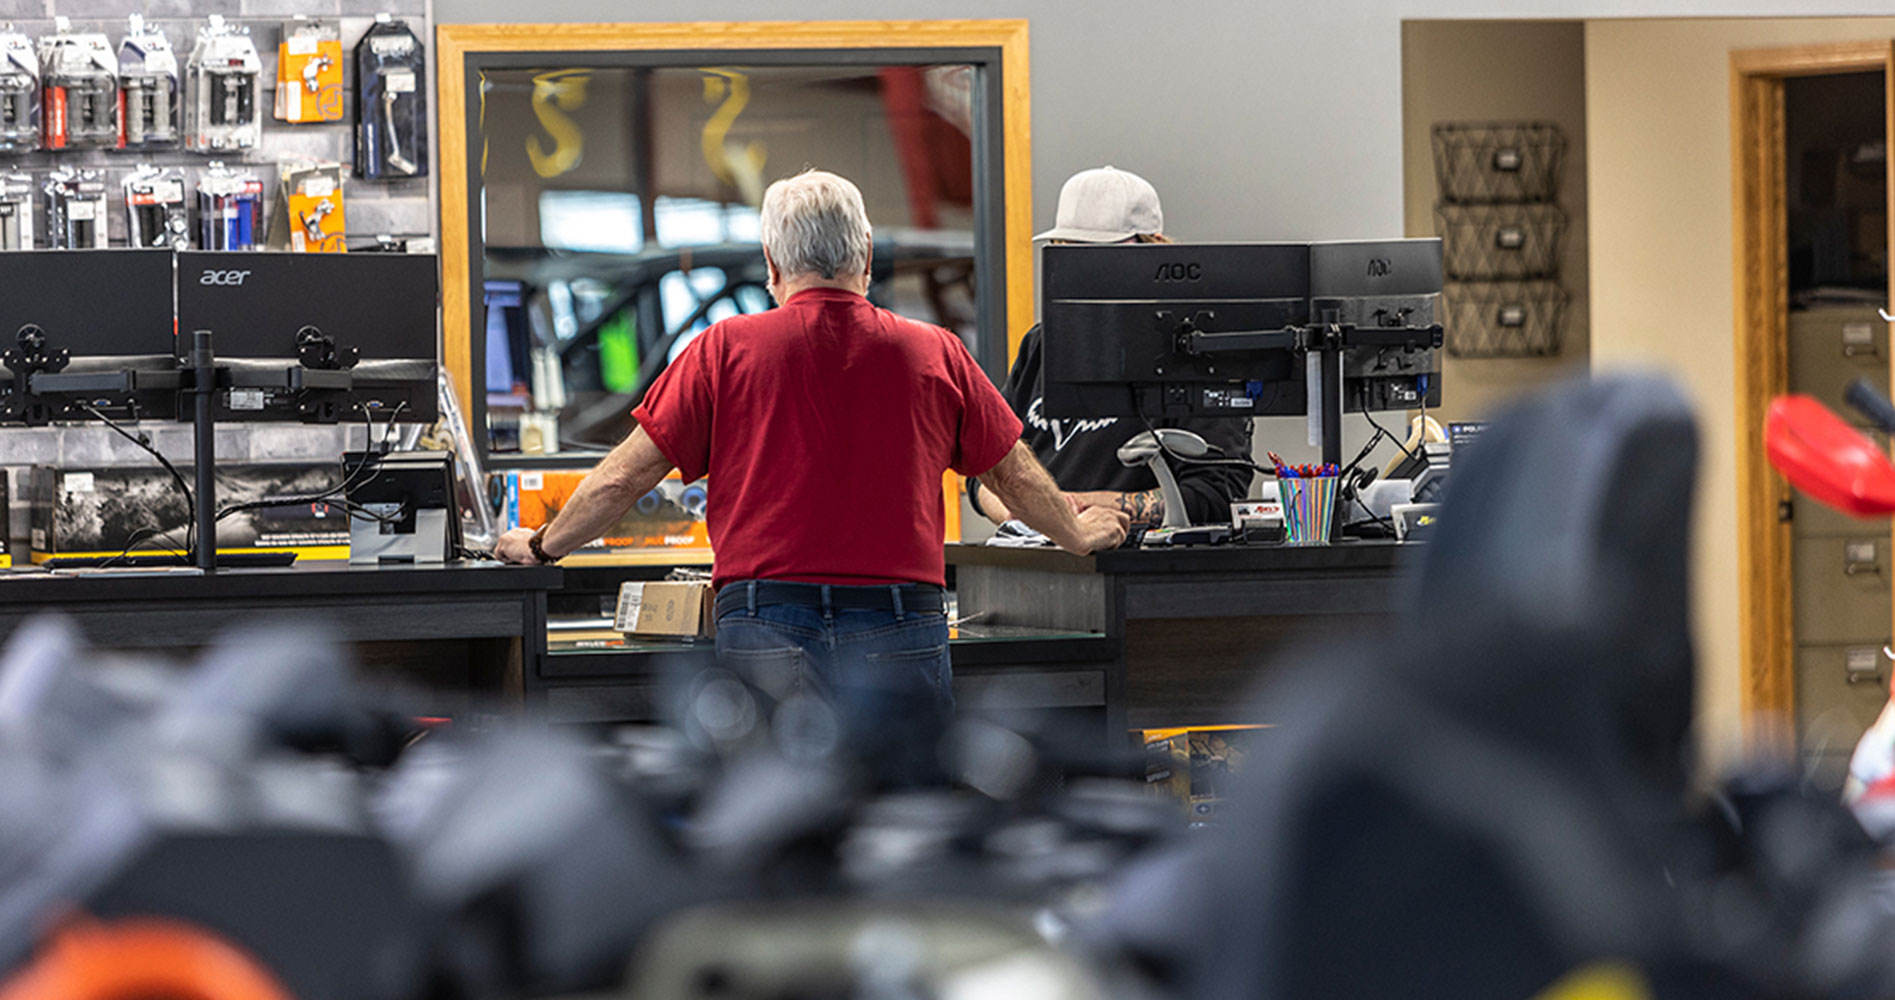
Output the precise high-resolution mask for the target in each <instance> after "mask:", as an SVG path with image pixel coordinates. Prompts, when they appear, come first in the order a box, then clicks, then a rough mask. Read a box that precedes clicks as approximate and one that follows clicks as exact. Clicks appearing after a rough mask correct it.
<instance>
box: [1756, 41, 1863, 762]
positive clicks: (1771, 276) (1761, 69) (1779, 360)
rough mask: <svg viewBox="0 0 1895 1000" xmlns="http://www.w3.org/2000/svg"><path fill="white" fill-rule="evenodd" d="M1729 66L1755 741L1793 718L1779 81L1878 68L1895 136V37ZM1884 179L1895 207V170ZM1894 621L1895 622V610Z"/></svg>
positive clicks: (1795, 49) (1793, 49)
mask: <svg viewBox="0 0 1895 1000" xmlns="http://www.w3.org/2000/svg"><path fill="white" fill-rule="evenodd" d="M1730 64H1731V84H1730V86H1731V157H1732V162H1731V195H1732V213H1733V221H1734V225H1733V226H1732V232H1733V239H1734V241H1735V244H1736V246H1735V248H1734V249H1735V254H1734V256H1733V260H1734V264H1735V273H1734V281H1733V283H1732V284H1733V291H1734V294H1735V297H1736V298H1735V305H1736V309H1735V313H1736V321H1737V322H1736V335H1735V346H1736V383H1737V384H1736V393H1735V396H1736V406H1737V505H1738V515H1737V516H1738V539H1737V542H1738V567H1739V574H1740V583H1739V588H1740V596H1739V610H1740V615H1741V626H1740V627H1741V629H1742V655H1743V665H1744V683H1743V712H1744V719H1745V726H1746V729H1747V733H1748V735H1749V736H1750V737H1751V738H1753V739H1755V738H1759V737H1762V736H1764V735H1766V734H1768V733H1769V732H1770V730H1767V729H1762V728H1759V727H1760V726H1763V725H1767V724H1768V721H1769V720H1771V719H1790V718H1793V715H1792V713H1793V712H1794V710H1795V707H1796V674H1795V648H1794V642H1795V636H1794V633H1793V630H1792V621H1793V620H1792V611H1793V607H1792V596H1793V588H1792V583H1791V572H1790V569H1791V567H1790V526H1789V524H1788V523H1787V522H1786V521H1784V520H1783V518H1782V516H1781V513H1780V512H1781V510H1782V507H1783V505H1784V504H1786V503H1788V502H1789V500H1790V487H1789V484H1788V483H1787V482H1785V481H1784V479H1783V478H1782V477H1781V476H1779V475H1777V474H1776V473H1775V472H1773V471H1772V470H1771V468H1770V463H1769V461H1768V460H1767V459H1766V458H1765V456H1764V445H1763V422H1764V415H1765V413H1766V411H1767V409H1768V408H1769V405H1770V400H1771V399H1773V398H1774V397H1776V396H1778V395H1780V394H1782V393H1783V392H1785V391H1787V390H1788V387H1789V313H1788V303H1787V302H1786V301H1785V297H1786V295H1787V292H1788V288H1789V267H1788V261H1787V260H1786V256H1787V246H1786V244H1787V239H1788V237H1787V232H1786V227H1787V222H1786V212H1785V205H1784V202H1785V191H1784V187H1785V175H1786V171H1785V165H1784V156H1785V152H1784V120H1783V115H1784V110H1783V81H1784V80H1786V79H1788V78H1790V77H1797V76H1824V75H1829V74H1835V73H1861V72H1876V71H1880V72H1882V73H1883V74H1884V76H1883V79H1884V85H1883V94H1884V108H1883V115H1884V126H1883V127H1884V129H1885V130H1886V131H1887V133H1888V134H1889V135H1890V136H1895V41H1878V40H1870V41H1861V42H1843V43H1838V44H1829V45H1799V46H1790V47H1782V48H1770V49H1743V50H1736V51H1733V52H1732V53H1731V57H1730ZM1889 176H1890V179H1889V203H1890V204H1891V205H1895V172H1891V174H1890V175H1889ZM1890 245H1895V218H1892V219H1891V224H1890ZM1890 305H1891V307H1892V308H1895V298H1891V302H1890ZM1891 364H1892V366H1895V360H1892V362H1891ZM1890 614H1891V619H1895V607H1891V608H1890Z"/></svg>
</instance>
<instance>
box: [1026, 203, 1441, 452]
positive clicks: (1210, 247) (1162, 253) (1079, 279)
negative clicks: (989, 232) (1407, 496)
mask: <svg viewBox="0 0 1895 1000" xmlns="http://www.w3.org/2000/svg"><path fill="white" fill-rule="evenodd" d="M1041 267H1042V270H1041V275H1042V277H1041V283H1040V295H1041V300H1040V317H1041V336H1042V343H1043V348H1042V349H1043V351H1044V357H1045V361H1044V369H1043V371H1044V387H1043V388H1044V395H1043V400H1044V401H1043V403H1042V406H1043V407H1044V409H1045V414H1046V416H1048V417H1063V418H1088V417H1142V418H1144V419H1157V418H1159V417H1183V416H1229V417H1241V416H1258V417H1261V416H1293V415H1301V414H1304V413H1306V412H1307V411H1308V409H1309V391H1308V390H1309V370H1310V367H1311V364H1310V359H1311V358H1312V357H1315V356H1316V355H1318V354H1319V353H1320V349H1321V348H1320V345H1321V344H1322V343H1323V341H1324V338H1323V336H1322V331H1323V330H1324V329H1325V328H1330V327H1340V326H1343V325H1349V326H1353V327H1355V328H1357V329H1358V330H1360V331H1362V333H1361V334H1360V335H1359V336H1358V337H1356V338H1354V340H1356V341H1361V343H1356V342H1353V341H1352V338H1351V337H1350V336H1349V335H1347V334H1344V335H1342V338H1341V342H1342V343H1343V344H1344V345H1345V346H1344V347H1343V349H1342V351H1341V354H1342V359H1341V361H1342V363H1341V373H1342V376H1341V377H1342V392H1341V402H1342V407H1343V409H1345V410H1349V411H1357V412H1359V411H1363V410H1398V409H1407V408H1410V407H1414V406H1418V405H1421V404H1422V402H1423V401H1426V403H1427V405H1438V404H1439V402H1440V399H1441V379H1440V373H1439V362H1438V360H1437V358H1436V356H1435V354H1436V352H1435V351H1434V349H1433V348H1432V347H1431V346H1425V344H1423V343H1389V341H1402V340H1404V339H1409V340H1413V339H1414V338H1404V337H1403V336H1401V335H1398V334H1397V332H1398V331H1403V330H1415V331H1418V332H1419V331H1424V330H1426V329H1427V328H1429V327H1432V326H1433V325H1434V322H1435V313H1436V311H1437V310H1436V300H1437V299H1438V298H1439V293H1440V290H1441V277H1442V270H1441V244H1440V241H1439V240H1432V239H1427V240H1384V241H1373V242H1324V243H1204V244H1180V243H1174V244H1162V243H1161V244H1148V243H1131V244H1125V243H1118V244H1109V245H1104V246H1096V245H1094V246H1062V245H1055V246H1049V247H1046V248H1045V251H1044V256H1043V258H1042V264H1041ZM1371 328H1373V330H1371ZM1371 341H1373V342H1375V343H1369V342H1371Z"/></svg>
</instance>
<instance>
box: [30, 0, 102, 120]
mask: <svg viewBox="0 0 1895 1000" xmlns="http://www.w3.org/2000/svg"><path fill="white" fill-rule="evenodd" d="M53 24H54V26H55V28H54V32H53V34H50V35H47V36H46V37H44V38H42V39H40V42H39V82H40V148H42V149H110V148H113V147H116V146H117V145H118V57H117V56H115V55H113V54H112V43H111V42H109V41H107V40H106V38H105V36H104V35H99V34H86V33H80V32H74V31H73V30H72V22H71V21H70V20H68V19H67V18H64V17H59V18H54V19H53Z"/></svg>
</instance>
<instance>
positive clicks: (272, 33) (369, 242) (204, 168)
mask: <svg viewBox="0 0 1895 1000" xmlns="http://www.w3.org/2000/svg"><path fill="white" fill-rule="evenodd" d="M378 12H385V13H388V14H390V15H392V16H393V17H394V18H395V19H398V20H400V21H404V22H406V23H407V25H408V27H409V28H410V29H411V30H412V31H413V32H414V34H415V36H416V37H417V38H419V39H421V41H422V42H423V44H424V46H425V45H427V44H428V43H429V42H430V40H431V37H432V34H433V31H432V27H431V24H430V21H431V19H430V17H429V9H428V4H427V3H426V0H313V2H303V0H0V20H6V21H10V22H11V24H12V27H13V29H14V30H15V31H17V32H20V33H23V34H25V35H27V36H30V37H31V38H33V39H35V40H36V41H37V40H38V39H40V38H42V37H45V36H49V35H52V34H54V32H55V28H56V21H55V18H57V17H61V16H64V17H67V18H68V19H69V21H70V29H71V30H72V31H73V32H74V33H97V34H103V35H105V36H106V38H107V39H109V41H110V44H111V47H112V50H113V52H114V53H116V52H117V50H118V48H119V45H120V42H121V41H122V40H123V39H124V38H125V37H126V35H127V32H128V30H129V28H130V24H129V20H128V19H129V17H130V16H131V15H134V14H137V15H141V16H142V17H143V20H144V22H145V25H146V26H147V28H148V29H155V30H157V31H161V32H162V33H163V34H164V36H165V37H166V38H167V39H168V40H169V42H170V45H171V47H172V49H173V50H175V52H176V55H177V59H178V62H179V64H180V69H182V65H183V63H184V62H185V61H186V59H187V57H188V56H189V54H190V52H191V50H192V47H193V45H194V43H195V42H196V39H197V38H198V35H199V33H200V32H202V31H205V30H206V27H207V23H208V18H209V16H210V15H213V14H215V15H218V16H220V17H222V18H223V19H225V21H226V22H227V23H228V24H229V25H231V26H232V27H233V28H236V29H238V30H241V31H243V32H246V33H247V34H248V37H249V38H250V39H251V41H252V42H253V43H254V44H255V47H256V51H257V56H258V71H259V72H258V93H257V95H256V99H255V108H254V113H255V115H256V117H257V118H258V120H259V121H260V123H261V129H260V132H259V134H258V135H257V137H256V141H255V144H254V146H251V147H250V148H242V149H239V148H229V149H223V150H216V151H212V152H191V151H187V150H185V149H183V148H181V147H178V146H172V147H167V148H158V149H137V150H134V149H97V148H68V149H60V150H32V151H13V152H0V181H5V180H7V179H9V178H11V179H12V182H13V183H14V184H18V183H19V178H21V177H24V178H26V179H27V180H28V181H29V182H30V186H31V189H32V193H33V199H34V218H35V223H36V226H35V228H36V230H37V232H36V234H35V235H36V236H39V237H40V238H39V239H37V240H36V241H35V243H36V245H37V246H42V247H43V246H45V245H47V244H46V240H45V238H44V237H45V235H46V234H47V231H48V219H49V211H48V210H49V208H50V207H51V206H50V205H49V203H48V198H47V194H46V190H45V188H46V184H47V182H48V180H49V179H50V178H52V176H53V175H54V173H55V171H61V170H65V171H72V170H74V169H78V170H91V171H99V172H100V173H101V174H102V177H101V179H102V180H103V182H104V186H105V191H106V199H105V218H104V220H103V221H104V223H105V229H104V233H103V236H104V239H105V241H106V245H109V246H114V247H122V246H128V245H130V237H131V222H130V218H131V210H130V209H129V208H128V206H127V204H126V192H125V188H124V186H123V182H124V181H125V179H126V178H127V177H128V176H130V175H132V174H133V173H134V172H135V171H137V170H138V169H139V167H140V166H141V165H150V166H152V167H155V168H158V170H159V171H161V172H162V171H166V170H169V169H171V168H175V169H176V170H178V171H181V172H182V180H183V184H184V188H185V195H186V201H187V202H188V203H189V212H190V214H191V219H190V220H189V223H188V225H189V230H190V233H191V235H192V243H193V244H194V245H202V241H201V232H202V227H203V224H204V220H201V219H200V218H198V215H199V212H198V198H197V188H198V184H199V181H200V180H201V179H202V178H204V177H205V176H206V175H207V174H208V173H210V172H211V164H212V162H213V161H215V162H221V163H223V164H225V165H226V166H227V167H229V168H231V169H232V170H235V171H238V172H244V171H249V172H252V173H254V174H255V175H256V178H257V179H258V180H259V181H260V182H261V185H262V192H261V197H262V206H261V209H260V210H259V211H258V213H257V218H256V225H257V226H258V227H259V231H258V232H257V234H256V235H257V236H258V238H259V241H261V238H262V237H263V236H264V232H263V230H267V228H268V226H269V224H270V217H271V216H272V215H273V214H275V213H277V212H278V211H280V210H281V209H282V207H283V206H282V203H281V202H280V201H279V199H280V197H281V195H282V193H281V192H279V190H278V187H279V176H278V167H279V164H281V163H283V162H285V161H291V160H301V161H316V162H326V163H336V164H340V165H341V166H342V170H341V175H342V179H343V185H342V196H343V202H344V204H345V205H346V228H345V230H344V231H343V232H342V234H341V235H342V237H343V239H344V241H345V242H346V244H347V246H349V247H350V248H352V249H363V248H366V247H371V246H374V245H375V244H376V243H377V237H379V236H389V237H394V238H396V239H398V240H407V239H413V238H416V237H432V236H433V235H434V234H435V220H434V211H433V207H432V204H433V202H432V196H431V191H432V186H433V184H434V183H435V182H434V179H433V174H434V170H433V169H432V163H431V157H430V162H429V163H428V164H427V165H426V166H425V167H424V170H425V175H424V176H419V177H388V176H384V177H382V178H379V179H375V180H365V179H362V178H360V177H358V176H356V175H355V173H354V172H353V170H352V169H351V168H352V166H353V160H354V153H355V141H354V128H355V124H356V123H355V120H354V119H355V110H354V109H355V106H356V102H355V101H354V95H353V93H352V91H353V88H354V87H355V86H356V72H355V65H354V49H355V46H356V43H357V42H359V41H360V40H361V39H362V37H363V36H364V35H365V34H367V33H368V32H369V30H370V28H371V27H372V26H373V25H374V24H375V15H376V14H377V13H378ZM298 14H302V15H306V16H307V17H309V18H313V19H322V20H326V21H329V22H333V23H334V24H336V25H337V27H338V29H339V30H338V40H339V42H340V54H341V60H340V62H341V65H340V66H322V67H321V77H322V79H323V80H324V81H325V82H326V81H327V80H329V79H332V78H338V77H339V79H340V80H341V81H342V88H341V91H340V93H339V94H338V95H337V96H338V97H339V98H340V100H339V106H340V111H341V113H340V114H339V116H337V120H334V121H321V120H317V121H303V122H297V123H293V124H292V123H290V122H285V121H280V120H278V118H277V115H276V114H275V113H273V112H275V111H276V110H277V109H278V108H279V106H280V104H279V99H278V98H279V95H278V94H277V82H276V77H277V68H278V67H277V64H278V58H279V43H281V42H282V41H283V36H284V30H285V27H286V25H287V24H289V23H291V22H292V19H293V18H294V16H295V15H298ZM328 51H329V50H327V49H325V54H326V53H327V52H328ZM426 58H428V59H432V58H433V53H432V51H431V50H430V51H428V52H427V53H426ZM331 61H332V62H333V60H331ZM180 76H181V77H182V76H183V74H182V73H181V74H180ZM310 76H311V80H312V81H313V80H315V78H316V76H317V74H316V72H314V71H312V72H311V74H310ZM183 83H184V81H183V80H182V79H181V80H180V88H179V92H178V94H177V99H178V100H179V101H180V102H182V101H184V100H185V99H186V97H187V94H186V92H185V87H184V86H183ZM319 93H320V88H319ZM284 96H289V95H284ZM246 99H247V95H246ZM320 101H321V103H323V104H327V103H328V102H329V101H330V97H329V95H328V94H326V93H321V96H320ZM42 113H44V109H42ZM303 117H320V116H319V115H312V114H307V113H305V114H304V115H303ZM427 148H428V147H427V145H426V144H425V143H424V144H420V145H419V146H418V147H417V149H418V151H419V152H421V153H422V155H426V150H427ZM0 186H4V185H0ZM0 208H4V206H0ZM334 217H335V216H334V215H333V213H331V214H330V216H329V218H330V219H331V220H333V218H334ZM0 225H4V223H3V222H0Z"/></svg>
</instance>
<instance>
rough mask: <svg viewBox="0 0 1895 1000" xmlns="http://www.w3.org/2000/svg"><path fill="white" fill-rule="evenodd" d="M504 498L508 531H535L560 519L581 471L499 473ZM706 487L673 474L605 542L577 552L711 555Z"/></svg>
mask: <svg viewBox="0 0 1895 1000" xmlns="http://www.w3.org/2000/svg"><path fill="white" fill-rule="evenodd" d="M501 475H502V477H503V478H502V483H503V484H504V490H505V495H506V501H505V503H504V506H503V512H504V519H505V521H506V527H508V528H537V527H539V526H541V525H543V524H545V523H546V522H548V521H551V520H552V519H553V518H554V517H555V516H556V515H558V513H559V511H560V509H561V508H563V507H565V506H566V502H567V501H568V500H570V499H572V492H573V490H575V489H578V487H579V481H580V480H582V479H584V478H585V477H586V471H585V470H583V469H575V470H554V471H544V472H542V471H537V470H522V471H512V472H506V473H502V474H501ZM705 497H706V494H705V488H704V483H703V482H702V481H701V480H700V481H699V482H695V483H686V482H684V481H683V480H681V479H679V478H678V474H677V472H676V471H673V472H672V473H671V474H670V475H668V476H666V477H665V479H664V481H663V482H661V483H659V484H658V488H657V489H654V490H652V491H651V492H650V493H648V494H646V495H645V496H644V497H641V498H640V499H639V501H638V503H636V504H634V505H633V506H632V509H631V510H629V511H626V512H625V516H624V517H622V518H620V519H619V521H618V523H617V524H615V525H613V526H612V527H611V528H610V529H608V530H607V531H606V533H605V535H604V536H603V537H600V538H595V539H593V540H592V541H590V542H587V543H586V544H585V545H582V546H580V547H579V551H581V552H627V551H639V550H648V549H664V550H693V551H699V552H709V551H710V548H711V535H710V528H709V527H708V526H707V525H706V524H705V523H704V504H705Z"/></svg>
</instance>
